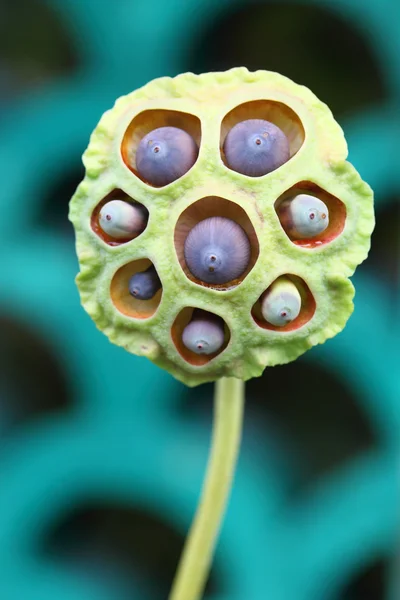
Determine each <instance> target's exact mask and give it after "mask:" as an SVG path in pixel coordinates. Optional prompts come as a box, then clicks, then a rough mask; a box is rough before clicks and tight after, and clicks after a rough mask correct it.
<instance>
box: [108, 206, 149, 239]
mask: <svg viewBox="0 0 400 600" xmlns="http://www.w3.org/2000/svg"><path fill="white" fill-rule="evenodd" d="M146 222H147V218H146V211H145V209H144V207H143V206H139V205H138V204H131V203H129V202H124V201H123V200H111V201H110V202H107V203H106V204H105V205H104V206H103V207H102V208H101V210H100V213H99V225H100V227H101V228H102V230H103V231H104V233H106V234H107V235H109V236H110V237H112V238H115V239H116V240H120V239H126V238H129V237H134V236H135V235H137V234H138V233H140V232H141V231H143V229H144V228H145V227H146Z"/></svg>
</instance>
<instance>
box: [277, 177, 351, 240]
mask: <svg viewBox="0 0 400 600" xmlns="http://www.w3.org/2000/svg"><path fill="white" fill-rule="evenodd" d="M298 194H310V195H311V196H316V197H317V198H318V199H319V200H322V202H325V204H326V205H327V207H328V210H329V225H328V227H327V228H326V229H325V231H323V232H322V233H320V234H319V235H317V236H315V237H313V238H308V239H307V238H303V239H300V240H298V239H295V238H293V237H292V236H291V235H290V234H289V233H288V232H287V231H286V230H285V229H284V227H283V225H282V224H281V227H282V229H283V231H284V232H285V233H286V235H287V236H288V238H289V239H290V241H291V242H293V244H296V246H301V247H303V248H316V247H318V246H322V245H325V244H329V243H330V242H332V241H333V240H334V239H336V238H337V237H338V236H339V235H340V234H341V233H342V231H343V229H344V226H345V224H346V215H347V211H346V205H345V204H344V203H343V202H342V201H341V200H339V198H337V197H336V196H333V195H332V194H330V193H329V192H326V191H325V190H324V189H323V188H321V187H320V186H319V185H317V184H316V183H313V182H311V181H301V182H300V183H296V184H295V185H294V186H292V187H291V188H289V189H288V190H287V191H286V192H284V193H283V194H282V195H281V196H280V197H279V198H278V200H276V202H275V211H276V212H277V216H278V218H279V214H278V208H279V206H280V205H281V204H282V202H284V201H285V200H288V199H289V198H293V197H294V196H297V195H298Z"/></svg>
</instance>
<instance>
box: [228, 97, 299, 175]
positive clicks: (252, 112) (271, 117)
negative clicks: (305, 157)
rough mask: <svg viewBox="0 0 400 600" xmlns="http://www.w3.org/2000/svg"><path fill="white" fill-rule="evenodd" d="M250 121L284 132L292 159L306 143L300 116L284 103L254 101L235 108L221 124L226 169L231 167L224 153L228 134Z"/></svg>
mask: <svg viewBox="0 0 400 600" xmlns="http://www.w3.org/2000/svg"><path fill="white" fill-rule="evenodd" d="M248 119H264V120H265V121H269V122H270V123H273V124H274V125H276V126H277V127H279V129H281V130H282V131H283V133H284V134H285V135H286V137H287V139H288V141H289V148H290V158H289V160H290V159H291V158H292V157H293V156H294V155H295V154H297V152H298V151H299V150H300V148H301V146H302V145H303V143H304V140H305V137H306V134H305V130H304V127H303V124H302V122H301V120H300V118H299V117H298V115H297V114H296V113H295V112H294V110H292V109H291V108H289V107H288V106H287V105H286V104H283V103H282V102H277V101H274V100H252V101H250V102H244V103H243V104H239V105H238V106H236V107H235V108H233V109H232V110H231V111H230V112H229V113H228V114H227V115H225V117H224V118H223V119H222V123H221V134H220V153H221V159H222V161H223V163H224V164H225V166H226V167H228V169H229V166H228V164H227V162H226V157H225V153H224V142H225V138H226V136H227V135H228V132H229V131H230V130H231V129H232V127H234V126H235V125H237V124H238V123H240V122H241V121H246V120H248Z"/></svg>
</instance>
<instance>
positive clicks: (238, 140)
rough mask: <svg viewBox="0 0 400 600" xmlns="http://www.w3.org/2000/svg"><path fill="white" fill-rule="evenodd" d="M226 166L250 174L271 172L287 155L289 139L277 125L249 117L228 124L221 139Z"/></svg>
mask: <svg viewBox="0 0 400 600" xmlns="http://www.w3.org/2000/svg"><path fill="white" fill-rule="evenodd" d="M224 153H225V157H226V162H227V164H228V167H230V168H231V169H233V170H234V171H237V172H238V173H242V174H243V175H249V176H250V177H261V175H266V174H267V173H271V171H274V170H275V169H277V168H278V167H280V166H281V165H283V164H284V163H285V162H287V161H288V160H289V158H290V149H289V142H288V139H287V137H286V136H285V134H284V133H283V131H282V130H281V129H279V127H277V126H276V125H274V124H273V123H270V122H269V121H264V120H262V119H249V120H247V121H242V122H240V123H238V124H237V125H235V126H234V127H232V129H231V130H230V131H229V133H228V135H227V136H226V138H225V142H224Z"/></svg>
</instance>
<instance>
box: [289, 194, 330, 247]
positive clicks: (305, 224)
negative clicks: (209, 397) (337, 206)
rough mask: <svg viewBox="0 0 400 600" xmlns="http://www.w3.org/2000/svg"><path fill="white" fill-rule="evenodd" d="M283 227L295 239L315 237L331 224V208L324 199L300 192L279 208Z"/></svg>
mask: <svg viewBox="0 0 400 600" xmlns="http://www.w3.org/2000/svg"><path fill="white" fill-rule="evenodd" d="M278 215H279V218H280V221H281V224H282V227H283V228H284V229H285V231H286V233H288V234H289V235H290V236H291V237H293V238H294V239H304V238H313V237H316V236H317V235H319V234H320V233H322V232H323V231H325V229H326V228H327V227H328V225H329V210H328V207H327V206H326V204H325V203H324V202H322V200H319V198H316V197H315V196H310V195H308V194H298V195H297V196H295V197H294V198H292V199H290V200H285V201H284V202H282V204H281V206H280V207H279V208H278Z"/></svg>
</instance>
